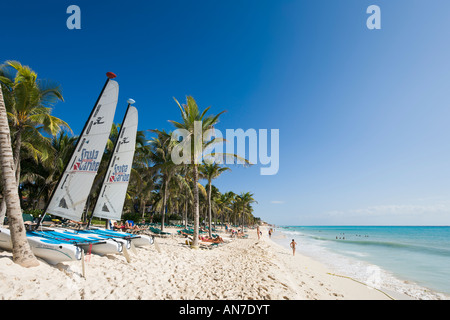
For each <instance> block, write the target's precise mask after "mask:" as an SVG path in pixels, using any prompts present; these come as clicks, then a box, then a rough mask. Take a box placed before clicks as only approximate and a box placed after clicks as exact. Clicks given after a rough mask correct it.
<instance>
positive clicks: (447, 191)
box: [0, 0, 450, 225]
mask: <svg viewBox="0 0 450 320" xmlns="http://www.w3.org/2000/svg"><path fill="white" fill-rule="evenodd" d="M71 4H76V5H78V6H79V7H80V8H81V27H82V29H81V30H69V29H67V27H66V20H67V18H68V17H69V15H68V14H66V9H67V7H68V6H69V5H71ZM372 4H375V5H378V6H379V7H380V8H381V26H382V28H381V30H369V29H367V27H366V19H367V18H368V17H369V15H368V14H367V13H366V9H367V7H368V6H369V5H372ZM449 9H450V3H449V2H448V1H446V0H435V1H425V0H420V1H419V0H412V1H381V0H370V1H365V0H342V1H331V0H330V1H327V0H321V1H313V0H309V1H306V0H304V1H294V0H289V1H287V0H285V1H282V0H277V1H247V0H239V1H237V0H235V1H226V2H224V1H210V0H209V1H201V0H182V1H181V0H180V1H174V0H168V1H139V2H138V1H132V0H131V1H126V2H124V1H95V2H94V1H78V0H77V1H48V2H32V1H26V2H25V1H9V2H5V3H3V4H2V10H1V11H0V21H2V25H3V26H4V28H3V29H4V32H3V33H2V40H3V41H2V45H1V50H0V60H1V61H5V60H9V59H14V60H18V61H20V62H22V63H23V64H26V65H29V66H30V67H31V68H32V69H33V70H35V71H36V72H37V73H38V75H39V77H40V78H44V79H51V80H54V81H57V82H58V83H60V84H61V86H62V88H63V93H64V98H65V102H64V103H59V104H57V105H56V106H55V109H54V115H56V116H58V117H61V118H62V119H64V120H66V121H67V122H69V124H70V126H71V127H72V129H73V131H74V132H75V133H79V131H80V130H81V129H82V127H83V124H84V122H85V120H86V117H87V115H88V114H89V112H90V109H91V108H92V106H93V103H94V102H95V100H96V98H97V96H98V94H99V91H100V89H101V87H102V85H103V83H104V81H105V76H104V75H105V73H106V72H107V71H113V72H115V73H116V74H117V75H118V77H117V81H118V82H119V85H120V92H119V104H118V108H117V112H116V116H115V119H116V122H120V121H121V119H122V117H123V113H124V112H125V108H126V100H127V98H129V97H132V98H133V99H135V100H136V106H137V107H138V109H139V119H140V124H139V129H140V130H146V129H154V128H158V129H166V130H171V129H172V126H171V124H170V123H168V121H167V120H168V119H172V120H178V119H179V118H180V115H179V110H178V108H177V106H176V104H175V102H174V101H173V97H175V98H177V99H178V100H179V101H180V102H181V101H184V100H185V96H187V95H192V96H193V97H194V98H195V99H196V101H197V103H198V104H199V106H200V107H201V108H205V107H207V106H211V112H212V113H218V112H220V111H222V110H227V112H226V113H225V114H224V115H223V116H222V117H221V122H220V123H219V125H218V129H220V130H223V132H225V129H238V128H242V129H244V130H247V129H249V128H253V129H256V130H258V129H269V130H270V129H279V132H280V155H279V158H280V168H279V171H278V173H277V174H276V175H273V176H262V175H260V166H259V165H256V166H253V167H251V168H245V169H243V168H239V167H234V166H233V167H232V171H231V172H227V173H224V174H223V175H222V176H221V177H220V178H219V179H218V180H216V181H215V185H217V186H218V187H219V189H220V190H221V191H223V192H225V191H228V190H232V191H234V192H236V193H240V192H242V191H251V192H253V193H254V194H255V198H256V200H257V201H258V204H257V205H255V206H254V208H255V212H254V214H255V215H256V216H259V217H261V218H262V219H264V220H266V221H268V222H272V223H276V224H281V225H450V183H449V182H450V170H449V167H450V147H449V139H448V137H449V130H450V129H449V128H450V127H449V125H448V122H449V119H450V108H449V106H450V99H449V97H448V92H449V90H448V89H449V87H450V81H449V80H450V59H449V57H450V42H449V41H448V39H449V35H450V20H449V19H448V17H447V12H449Z"/></svg>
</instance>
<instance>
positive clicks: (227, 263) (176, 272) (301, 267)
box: [0, 228, 404, 300]
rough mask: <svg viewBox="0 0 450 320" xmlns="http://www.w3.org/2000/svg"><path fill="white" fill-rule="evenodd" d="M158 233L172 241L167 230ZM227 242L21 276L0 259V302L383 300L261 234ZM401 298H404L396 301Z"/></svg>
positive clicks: (149, 250) (5, 256)
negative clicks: (17, 300) (84, 271)
mask: <svg viewBox="0 0 450 320" xmlns="http://www.w3.org/2000/svg"><path fill="white" fill-rule="evenodd" d="M166 231H169V232H173V233H174V234H175V233H176V231H175V229H170V228H169V229H166ZM248 234H249V238H248V239H232V240H231V239H230V237H229V235H228V234H225V233H221V235H222V236H223V238H224V240H227V241H229V240H231V241H230V242H229V243H227V244H224V245H221V246H219V247H218V248H215V249H198V250H193V249H190V248H189V247H188V246H186V245H185V244H184V242H185V239H183V238H182V237H180V236H173V237H168V238H156V241H157V244H158V246H159V248H160V251H161V252H158V251H157V248H156V247H155V245H152V246H149V247H143V248H137V249H136V252H137V254H136V255H135V254H133V255H132V261H131V262H130V263H127V261H126V259H125V257H124V256H122V255H112V256H98V255H91V256H87V257H86V259H85V260H86V278H83V277H82V276H81V274H82V268H81V262H70V263H61V264H58V265H57V266H51V265H48V264H47V263H45V262H43V261H41V263H40V265H39V266H38V267H34V268H23V267H20V266H19V265H17V264H15V263H13V262H12V255H11V253H10V252H7V251H0V283H1V285H0V299H6V300H11V299H14V300H16V299H26V300H29V299H46V300H48V299H50V300H52V299H63V300H83V299H86V300H105V299H106V300H107V299H122V300H123V299H124V297H125V299H129V300H140V299H145V300H161V299H170V300H172V299H177V300H178V299H190V300H197V299H199V300H228V299H229V300H235V299H239V300H240V299H242V300H246V299H256V300H284V299H289V300H298V299H307V300H315V299H318V300H330V299H332V300H344V299H345V300H348V299H351V300H356V299H357V300H361V299H367V300H385V299H391V297H395V298H402V297H399V296H394V295H389V296H388V295H386V294H384V293H383V292H381V291H379V290H375V289H372V288H369V287H367V286H366V285H364V284H361V283H358V282H355V281H353V280H351V279H348V278H342V277H337V276H333V275H330V274H329V271H328V270H327V269H326V268H325V267H324V266H323V265H322V264H320V263H318V262H316V261H314V260H312V259H310V258H308V257H305V256H302V255H300V254H298V253H296V255H295V256H293V255H292V252H291V251H290V250H288V249H286V248H284V247H281V246H280V245H278V244H276V243H274V242H273V241H272V240H271V239H269V238H268V236H267V232H263V234H264V235H263V237H262V238H261V240H258V239H257V235H256V231H255V230H249V232H248ZM403 298H404V297H403Z"/></svg>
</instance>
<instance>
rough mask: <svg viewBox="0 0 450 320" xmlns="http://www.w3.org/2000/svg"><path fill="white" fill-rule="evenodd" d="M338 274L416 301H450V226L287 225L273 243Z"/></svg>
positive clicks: (275, 235)
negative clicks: (293, 243)
mask: <svg viewBox="0 0 450 320" xmlns="http://www.w3.org/2000/svg"><path fill="white" fill-rule="evenodd" d="M292 239H295V241H296V242H297V244H298V245H297V248H298V249H297V252H299V253H301V254H304V255H307V256H310V257H312V258H314V259H316V260H318V261H321V262H322V263H324V264H326V265H327V266H328V267H329V268H331V270H333V272H335V273H336V274H340V275H345V276H350V277H352V278H354V279H356V280H358V281H362V282H364V283H367V284H368V285H370V286H372V287H375V288H385V289H389V290H391V291H396V292H400V293H403V294H407V295H409V296H411V297H413V298H416V299H427V300H428V299H450V227H412V226H411V227H409V226H405V227H397V226H392V227H391V226H390V227H385V226H323V227H319V226H314V227H312V226H311V227H309V226H308V227H303V226H284V227H277V228H275V233H274V234H273V235H272V240H275V241H276V242H279V243H280V244H282V245H284V246H286V247H289V243H290V241H291V240H292Z"/></svg>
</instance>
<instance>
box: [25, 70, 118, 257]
mask: <svg viewBox="0 0 450 320" xmlns="http://www.w3.org/2000/svg"><path fill="white" fill-rule="evenodd" d="M107 77H108V79H107V80H106V83H105V85H104V87H103V89H102V92H101V93H100V96H99V98H98V99H97V102H96V103H95V105H94V108H93V109H92V111H91V114H90V116H89V118H88V120H87V121H86V123H85V125H84V128H83V130H82V133H81V135H80V136H79V138H78V141H77V144H76V146H75V150H74V152H73V154H72V157H71V159H70V160H69V162H68V163H67V164H66V167H65V169H64V171H63V174H62V175H61V177H60V178H59V181H58V183H57V185H56V187H55V189H54V190H53V193H52V195H51V197H50V200H49V202H48V203H47V206H46V207H45V209H44V211H43V215H42V217H41V219H40V220H39V222H38V224H37V226H35V228H34V230H32V231H29V232H28V233H29V234H30V235H31V234H32V235H34V236H41V237H43V238H46V239H52V240H55V241H60V242H63V243H69V244H73V245H75V246H77V247H81V248H83V249H84V250H85V251H89V252H93V253H96V254H109V253H119V252H122V250H123V243H121V242H118V241H113V240H108V239H99V238H98V237H81V236H78V235H74V234H73V233H69V232H67V231H66V230H63V229H57V228H44V229H43V228H39V227H40V226H41V223H42V221H43V219H44V217H45V215H46V214H47V213H50V214H52V215H55V216H58V217H61V218H66V219H69V220H72V221H76V222H79V221H81V216H82V214H83V211H84V207H85V205H86V202H87V198H88V196H89V193H90V191H91V188H92V185H93V183H94V179H95V176H96V175H97V171H98V169H99V167H100V162H101V159H102V157H103V154H104V150H105V146H106V143H107V141H108V137H109V135H110V132H111V126H112V124H113V120H114V114H115V111H116V106H117V101H118V96H119V85H118V83H117V82H116V81H114V80H112V79H114V78H115V77H116V76H115V74H113V73H112V72H108V73H107Z"/></svg>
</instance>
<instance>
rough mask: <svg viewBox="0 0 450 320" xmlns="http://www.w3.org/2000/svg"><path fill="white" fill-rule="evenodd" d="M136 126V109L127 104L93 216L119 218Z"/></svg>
mask: <svg viewBox="0 0 450 320" xmlns="http://www.w3.org/2000/svg"><path fill="white" fill-rule="evenodd" d="M137 127H138V112H137V109H136V108H135V107H133V106H131V105H130V104H129V105H128V108H127V112H126V114H125V117H124V119H123V123H122V126H121V127H120V132H119V136H118V137H117V139H118V140H117V142H116V144H115V147H114V152H113V154H112V158H111V161H110V163H109V166H108V169H107V170H108V171H107V174H106V175H105V178H104V180H103V184H102V187H101V190H100V194H99V196H98V198H97V201H96V204H95V207H94V211H93V213H92V214H93V216H95V217H99V218H104V219H109V220H120V219H121V216H122V209H123V204H124V202H125V196H126V192H127V189H128V183H129V181H130V176H131V167H132V165H133V157H134V152H135V146H136V132H137Z"/></svg>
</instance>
